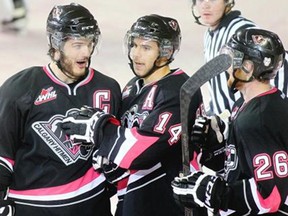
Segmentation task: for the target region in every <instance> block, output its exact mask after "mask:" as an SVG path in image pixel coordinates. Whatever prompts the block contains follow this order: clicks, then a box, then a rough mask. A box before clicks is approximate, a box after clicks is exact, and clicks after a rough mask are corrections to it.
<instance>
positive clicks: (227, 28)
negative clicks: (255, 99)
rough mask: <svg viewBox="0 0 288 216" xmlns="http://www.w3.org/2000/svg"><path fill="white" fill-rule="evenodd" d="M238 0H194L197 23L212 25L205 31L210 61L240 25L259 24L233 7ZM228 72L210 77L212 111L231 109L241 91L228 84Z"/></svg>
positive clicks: (249, 26) (242, 26)
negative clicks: (232, 88) (236, 90)
mask: <svg viewBox="0 0 288 216" xmlns="http://www.w3.org/2000/svg"><path fill="white" fill-rule="evenodd" d="M234 4H235V2H234V0H193V5H192V14H193V16H194V18H195V22H196V23H197V24H200V25H203V26H206V27H208V29H207V31H206V32H205V34H204V55H205V61H206V62H208V61H209V60H211V59H212V58H214V57H215V56H217V55H218V52H219V49H220V48H221V47H222V46H223V45H224V44H225V43H226V42H227V41H228V40H229V39H230V37H231V36H232V35H233V34H234V33H235V32H236V31H237V30H239V29H244V28H252V27H256V25H255V23H253V22H252V21H250V20H248V19H246V18H244V17H242V16H241V12H240V11H236V10H233V11H232V8H233V6H234ZM227 79H228V74H227V73H226V72H225V73H221V74H220V75H218V76H216V77H214V78H213V79H211V80H210V81H209V85H208V87H209V94H210V102H209V108H207V112H208V114H213V113H214V114H219V113H221V112H223V111H224V110H225V109H228V110H229V111H230V112H231V109H232V106H233V104H234V102H235V101H236V100H237V99H238V98H239V97H240V93H239V92H236V93H235V94H234V93H232V92H231V91H230V90H229V88H228V87H227Z"/></svg>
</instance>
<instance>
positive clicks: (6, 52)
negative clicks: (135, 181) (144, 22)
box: [0, 0, 288, 87]
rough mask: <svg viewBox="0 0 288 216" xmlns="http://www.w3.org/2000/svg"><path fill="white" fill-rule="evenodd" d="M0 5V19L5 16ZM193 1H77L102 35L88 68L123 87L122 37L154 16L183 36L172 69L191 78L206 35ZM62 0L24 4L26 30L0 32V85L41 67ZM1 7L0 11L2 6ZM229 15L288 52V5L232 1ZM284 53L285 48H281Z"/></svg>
mask: <svg viewBox="0 0 288 216" xmlns="http://www.w3.org/2000/svg"><path fill="white" fill-rule="evenodd" d="M5 1H10V0H0V17H1V19H2V18H3V17H5V16H8V15H7V14H9V13H8V11H7V9H4V6H3V3H5ZM191 1H192V0H153V1H152V0H145V1H144V0H106V1H103V0H93V1H92V0H78V1H76V0H75V1H74V2H77V3H79V4H82V5H83V6H85V7H87V8H89V9H90V11H91V12H92V13H93V15H95V18H96V19H97V20H98V22H99V25H100V29H101V32H102V43H101V47H100V52H99V53H98V54H97V55H95V54H94V55H93V57H92V63H91V66H92V67H94V68H95V69H97V70H99V71H101V72H103V73H105V74H107V75H110V76H112V77H114V78H115V79H116V80H118V81H119V83H120V85H121V87H123V86H124V85H125V84H126V82H127V81H128V79H130V78H131V77H132V75H133V74H132V72H131V70H130V68H129V66H128V61H127V56H126V55H125V54H124V51H123V38H124V35H125V33H126V31H127V30H128V29H129V28H130V26H131V25H132V24H133V22H135V21H136V20H137V18H139V17H140V16H143V15H147V14H152V13H158V14H160V15H166V16H171V17H174V18H176V19H177V20H178V21H179V23H180V27H181V30H182V44H181V49H180V52H179V53H178V55H177V56H176V59H175V61H174V62H173V63H172V66H173V67H180V68H182V69H184V70H185V71H186V72H187V73H188V74H189V75H192V74H193V73H194V72H195V71H196V70H197V69H198V68H199V67H200V66H202V64H203V51H202V50H203V33H204V31H205V29H206V27H204V26H199V25H197V24H196V23H194V18H193V16H192V14H191ZM71 2H73V1H67V0H41V1H39V0H26V3H27V6H28V24H27V28H26V30H25V31H24V32H21V33H20V34H15V33H9V32H2V31H0V70H1V72H0V85H1V84H2V83H3V82H4V81H5V80H6V79H7V78H8V77H9V76H11V75H12V74H14V73H16V72H18V71H20V70H22V69H24V68H26V67H30V66H34V65H45V64H48V62H49V61H50V59H49V57H48V56H47V54H46V53H47V51H48V45H47V39H46V32H45V28H46V19H47V16H48V13H49V12H50V10H51V9H52V7H53V6H54V5H55V4H66V3H71ZM1 4H2V5H1ZM234 9H239V10H241V11H242V15H243V16H245V17H246V18H249V19H251V20H253V21H255V22H256V23H257V24H258V25H259V26H261V27H263V28H266V29H269V30H271V31H275V32H276V33H278V35H279V36H280V38H281V39H282V41H283V42H284V44H285V46H286V47H288V17H287V10H288V1H287V0H277V1H270V0H253V1H247V0H236V5H235V7H234ZM286 49H287V48H286Z"/></svg>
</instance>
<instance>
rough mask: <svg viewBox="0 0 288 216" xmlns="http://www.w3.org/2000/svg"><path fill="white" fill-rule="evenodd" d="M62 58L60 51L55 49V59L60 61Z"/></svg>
mask: <svg viewBox="0 0 288 216" xmlns="http://www.w3.org/2000/svg"><path fill="white" fill-rule="evenodd" d="M59 60H60V51H59V50H55V52H54V61H59Z"/></svg>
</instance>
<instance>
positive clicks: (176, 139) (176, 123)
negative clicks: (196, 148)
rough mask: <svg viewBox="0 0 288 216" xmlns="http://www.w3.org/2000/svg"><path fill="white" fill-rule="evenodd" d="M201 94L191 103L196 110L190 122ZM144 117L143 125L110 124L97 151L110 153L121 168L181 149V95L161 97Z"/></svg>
mask: <svg viewBox="0 0 288 216" xmlns="http://www.w3.org/2000/svg"><path fill="white" fill-rule="evenodd" d="M199 94H200V92H199ZM199 94H197V95H196V96H195V98H194V100H193V105H191V107H193V110H191V113H194V115H193V117H191V125H192V123H193V122H194V120H195V116H196V111H197V109H198V108H199V106H200V104H201V102H202V97H200V95H199ZM142 119H143V122H142V123H141V124H140V127H132V128H126V127H123V126H122V127H120V126H118V127H117V126H114V125H109V126H108V127H109V129H107V128H106V130H105V133H106V134H105V135H104V137H105V138H104V140H103V142H102V143H103V144H101V146H100V149H99V153H98V154H99V155H102V156H106V157H108V158H109V159H110V160H112V161H113V162H114V163H116V164H118V165H119V166H120V167H122V168H125V169H136V170H139V169H147V168H150V167H152V166H153V165H155V164H157V163H159V162H161V161H162V160H165V157H168V156H169V155H170V156H171V155H173V154H172V152H174V151H181V146H180V137H181V124H180V105H179V98H178V99H177V98H174V100H171V101H169V100H163V101H159V102H158V103H157V105H156V106H155V107H154V109H153V110H151V111H150V112H149V114H148V115H147V116H145V117H144V118H142ZM179 154H181V153H180V152H179Z"/></svg>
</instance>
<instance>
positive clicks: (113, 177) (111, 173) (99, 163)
mask: <svg viewBox="0 0 288 216" xmlns="http://www.w3.org/2000/svg"><path fill="white" fill-rule="evenodd" d="M92 165H93V168H94V169H95V170H100V171H102V172H103V173H104V175H105V177H106V180H107V181H108V182H109V183H111V184H116V183H117V182H118V181H120V180H122V179H124V178H126V177H127V176H129V175H130V172H129V170H126V169H123V168H121V167H119V166H118V165H117V164H115V163H113V162H111V161H109V160H108V159H107V158H105V157H103V156H100V155H97V150H96V151H95V152H94V153H93V156H92Z"/></svg>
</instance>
